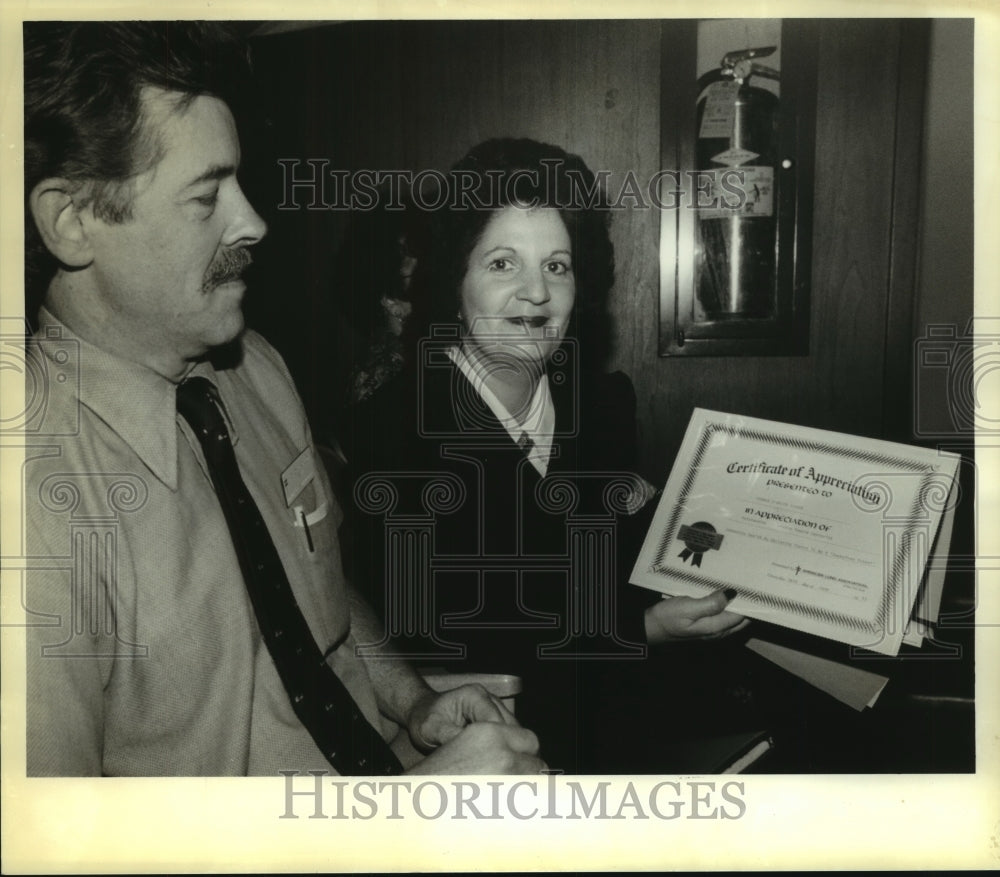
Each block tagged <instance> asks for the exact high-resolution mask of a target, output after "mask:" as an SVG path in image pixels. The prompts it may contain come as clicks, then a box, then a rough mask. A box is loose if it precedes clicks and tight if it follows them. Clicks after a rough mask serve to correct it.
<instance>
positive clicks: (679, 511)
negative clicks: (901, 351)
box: [649, 412, 938, 634]
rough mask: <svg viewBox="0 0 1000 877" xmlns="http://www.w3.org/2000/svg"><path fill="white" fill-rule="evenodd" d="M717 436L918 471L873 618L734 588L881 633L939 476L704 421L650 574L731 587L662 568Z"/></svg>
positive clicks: (784, 607)
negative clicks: (927, 499) (917, 485)
mask: <svg viewBox="0 0 1000 877" xmlns="http://www.w3.org/2000/svg"><path fill="white" fill-rule="evenodd" d="M696 414H697V412H696ZM720 433H722V434H725V435H728V436H732V437H734V438H738V439H753V440H757V441H760V442H764V443H769V444H773V445H778V446H782V447H785V448H789V449H792V450H797V451H805V452H807V453H817V454H827V455H830V456H834V457H840V458H842V459H848V460H854V461H861V462H866V463H871V464H873V465H879V466H885V467H890V468H892V469H897V470H901V471H904V472H910V473H919V474H920V475H921V476H922V480H921V484H920V489H919V490H918V491H917V492H916V495H915V497H914V502H913V505H912V507H911V509H910V511H909V515H908V516H907V518H906V525H905V528H904V529H903V535H902V537H901V538H900V539H899V540H898V543H897V547H896V549H895V551H894V552H893V557H892V562H891V564H890V565H889V581H888V582H887V583H886V586H885V588H884V589H883V592H882V599H881V600H880V601H879V606H878V611H877V613H876V615H875V618H874V619H870V618H866V617H862V616H858V615H851V614H848V613H845V612H835V611H832V610H828V609H823V608H820V607H817V606H812V605H809V604H808V603H803V602H800V601H798V600H791V599H788V598H785V597H776V596H774V595H772V594H768V593H764V592H762V591H759V590H756V589H754V588H752V587H739V588H737V590H738V592H739V596H740V597H742V598H743V599H745V600H749V601H751V602H754V603H757V604H759V605H761V606H763V607H767V608H769V609H773V610H777V611H780V612H786V613H792V614H795V615H800V616H805V617H808V618H812V619H814V620H816V621H818V622H821V623H823V624H827V625H831V626H834V627H842V628H847V629H850V630H855V631H858V632H861V633H874V634H880V633H882V632H883V630H884V628H885V622H886V616H887V615H888V613H889V610H890V607H892V606H893V605H894V603H895V602H896V597H897V594H898V592H899V588H900V586H901V583H902V578H903V573H904V571H905V570H906V569H907V568H908V564H909V561H910V554H911V552H912V546H913V533H914V532H915V529H916V524H917V522H918V520H920V518H921V509H922V508H923V506H924V499H925V497H926V496H927V493H928V490H929V488H930V487H931V486H932V484H933V476H934V475H936V474H938V473H937V470H936V469H935V468H934V467H933V466H931V465H930V464H927V463H923V462H920V461H917V460H915V459H912V458H910V459H908V458H906V457H902V456H899V455H894V454H888V453H879V452H877V451H874V450H861V449H857V448H851V447H844V446H838V445H835V444H831V443H829V442H826V441H822V440H818V439H816V440H812V439H805V438H795V437H789V436H787V435H782V434H781V433H778V432H773V431H770V430H766V429H760V428H754V427H740V426H734V425H730V424H726V423H717V422H715V423H713V422H708V423H706V424H705V425H704V428H703V430H702V434H701V436H700V438H699V439H698V444H697V446H696V448H695V451H694V453H693V454H692V456H691V464H690V467H689V469H688V471H687V472H686V473H685V475H684V481H683V483H682V484H681V488H680V491H679V492H678V497H677V499H678V501H677V503H676V505H675V506H674V507H673V509H672V510H671V512H670V516H669V518H668V519H667V525H666V527H665V528H664V530H663V535H662V537H661V539H660V543H659V545H658V548H657V551H656V554H655V556H654V560H653V563H652V564H651V565H650V567H649V571H650V572H652V573H659V574H667V573H669V575H670V576H672V577H674V578H677V579H680V580H682V581H685V582H688V583H690V584H694V585H701V586H705V587H708V588H710V589H712V590H720V589H722V588H729V587H732V582H727V581H722V580H719V579H713V578H710V577H708V576H704V575H699V574H697V573H695V572H693V571H692V570H687V569H684V570H678V569H676V568H674V567H666V566H665V565H664V560H665V558H666V555H667V551H668V548H669V546H670V544H671V543H672V542H673V541H674V539H675V538H676V537H677V533H678V530H679V521H680V519H681V516H682V515H683V514H684V512H685V510H686V505H687V498H688V496H689V494H690V492H691V490H692V487H693V485H694V483H695V480H696V479H697V476H698V470H699V468H700V465H701V462H702V460H703V459H704V456H705V453H706V451H707V449H708V447H709V444H710V442H711V440H712V438H713V437H714V436H716V435H717V434H720Z"/></svg>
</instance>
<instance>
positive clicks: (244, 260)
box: [202, 247, 253, 292]
mask: <svg viewBox="0 0 1000 877" xmlns="http://www.w3.org/2000/svg"><path fill="white" fill-rule="evenodd" d="M251 262H253V257H252V256H251V255H250V250H248V249H247V248H246V247H234V248H233V249H226V250H223V251H222V252H221V253H219V255H218V256H217V257H216V258H215V259H213V260H212V264H211V265H209V266H208V270H207V271H206V272H205V281H204V283H203V284H202V288H203V289H204V290H205V292H210V291H211V290H213V289H215V287H217V286H220V285H221V284H223V283H228V282H229V281H230V280H238V279H239V277H240V275H241V274H242V273H243V272H244V271H245V270H246V269H247V267H248V266H249V265H250V263H251Z"/></svg>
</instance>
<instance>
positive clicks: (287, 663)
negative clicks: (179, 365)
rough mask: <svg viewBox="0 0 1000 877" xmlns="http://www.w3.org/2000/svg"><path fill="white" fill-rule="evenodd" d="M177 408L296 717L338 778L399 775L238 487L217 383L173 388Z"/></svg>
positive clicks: (253, 508) (191, 381) (398, 768)
mask: <svg viewBox="0 0 1000 877" xmlns="http://www.w3.org/2000/svg"><path fill="white" fill-rule="evenodd" d="M177 410H178V411H179V412H180V414H181V416H183V417H184V419H185V420H187V422H188V423H189V424H190V425H191V428H192V429H193V430H194V433H195V435H196V436H197V437H198V441H199V442H200V443H201V446H202V449H203V451H204V452H205V462H206V463H207V465H208V471H209V474H210V475H211V478H212V484H213V486H214V487H215V492H216V494H217V495H218V497H219V503H220V505H221V506H222V511H223V513H224V514H225V516H226V523H227V524H228V525H229V533H230V535H231V536H232V540H233V545H234V547H235V548H236V556H237V557H238V558H239V562H240V570H241V571H242V572H243V579H244V581H245V582H246V587H247V592H248V594H249V595H250V602H251V603H252V604H253V609H254V614H255V615H256V616H257V624H258V626H259V627H260V632H261V635H262V636H263V638H264V642H265V643H266V644H267V650H268V652H270V654H271V658H272V660H273V661H274V665H275V667H277V669H278V675H279V676H280V677H281V681H282V684H283V685H284V686H285V691H286V692H287V693H288V697H289V700H290V701H291V704H292V708H293V709H294V710H295V714H296V715H297V716H298V717H299V720H300V721H301V722H302V724H303V725H304V726H305V728H306V730H308V731H309V733H310V734H311V735H312V738H313V740H315V741H316V745H317V746H318V747H319V749H320V751H321V752H322V753H323V754H324V755H325V756H326V758H327V760H328V761H329V762H330V764H332V765H333V766H334V768H335V769H336V770H337V772H338V773H340V774H342V775H345V776H352V775H370V776H374V775H377V774H398V773H401V772H402V765H401V764H400V763H399V760H398V759H397V758H396V756H395V755H394V754H393V752H392V750H391V749H390V748H389V746H388V744H387V743H386V742H385V740H383V739H382V737H381V736H380V735H379V734H378V732H377V731H376V730H375V729H374V728H373V727H372V726H371V724H369V722H368V720H367V719H366V718H365V716H364V715H363V714H362V712H361V710H360V708H359V707H358V705H357V704H356V703H355V702H354V699H353V698H352V697H351V695H350V693H349V692H348V690H347V689H346V688H345V687H344V683H343V682H341V681H340V679H339V678H338V676H337V674H336V673H334V672H333V669H332V668H331V667H330V665H329V664H328V663H327V662H326V660H325V659H324V657H323V653H322V652H321V651H320V649H319V646H317V645H316V641H315V640H314V639H313V636H312V633H311V632H310V630H309V627H308V625H307V624H306V620H305V618H304V617H303V615H302V610H301V609H299V605H298V603H297V602H296V600H295V594H294V593H293V592H292V588H291V586H290V585H289V583H288V576H287V575H286V573H285V568H284V566H283V565H282V563H281V558H280V557H279V556H278V551H277V549H276V548H275V547H274V541H273V540H272V539H271V534H270V533H269V532H268V529H267V526H266V525H265V523H264V519H263V518H262V517H261V514H260V510H259V509H258V508H257V504H256V503H255V502H254V501H253V497H252V496H251V495H250V492H249V491H248V490H247V487H246V485H245V484H244V483H243V478H242V476H241V475H240V470H239V466H238V465H237V463H236V455H235V454H234V453H233V445H232V442H231V441H230V439H229V431H228V430H227V429H226V422H225V420H224V419H223V417H222V412H221V409H220V408H219V405H218V403H217V402H216V391H215V387H214V385H213V384H212V383H211V382H210V381H208V380H206V379H205V378H198V377H194V378H190V379H188V380H186V381H185V382H184V383H182V384H181V385H180V386H179V387H178V388H177Z"/></svg>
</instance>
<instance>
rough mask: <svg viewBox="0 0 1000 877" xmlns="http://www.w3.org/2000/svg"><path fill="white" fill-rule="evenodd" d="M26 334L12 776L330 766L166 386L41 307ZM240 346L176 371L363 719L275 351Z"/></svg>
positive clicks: (335, 555) (336, 583) (369, 698)
mask: <svg viewBox="0 0 1000 877" xmlns="http://www.w3.org/2000/svg"><path fill="white" fill-rule="evenodd" d="M36 344H37V351H40V359H39V360H38V362H39V363H40V367H41V368H42V369H44V371H45V374H46V375H47V381H46V389H47V397H46V399H45V405H46V408H45V411H44V416H43V417H42V418H41V421H40V425H39V428H38V430H37V431H36V432H34V433H32V434H30V435H29V437H28V443H29V445H30V446H29V448H28V449H27V451H26V458H27V461H26V466H25V475H24V477H25V487H26V512H27V529H26V534H27V540H28V553H29V556H30V557H31V558H32V560H31V563H30V567H31V569H30V570H29V574H28V577H27V579H28V587H27V610H28V621H29V628H28V655H27V659H28V703H27V708H28V728H27V748H28V752H27V755H28V774H29V775H31V776H40V775H49V776H71V775H85V776H97V775H101V774H104V775H126V776H127V775H133V776H159V775H189V776H191V775H200V776H221V775H244V774H257V775H261V774H263V775H275V774H276V773H277V771H279V770H310V769H318V770H327V771H330V772H331V773H332V772H333V769H332V767H331V766H330V764H329V762H328V761H327V760H326V759H325V758H324V757H323V755H322V753H320V751H319V750H318V749H317V747H316V745H315V743H314V742H313V740H312V737H311V736H310V735H309V733H308V731H307V730H306V729H305V728H304V727H303V726H302V724H301V723H300V722H299V720H298V718H297V717H296V715H295V713H294V712H293V710H292V707H291V704H290V703H289V700H288V697H287V695H286V693H285V690H284V687H283V685H282V683H281V680H280V678H279V676H278V673H277V670H276V669H275V667H274V664H273V662H272V660H271V657H270V655H269V653H268V651H267V647H266V645H265V644H264V642H263V640H262V638H261V636H260V633H259V630H258V627H257V622H256V618H255V616H254V611H253V607H252V606H251V604H250V599H249V596H248V594H247V591H246V587H245V585H244V582H243V577H242V575H241V573H240V568H239V563H238V560H237V557H236V553H235V550H234V548H233V544H232V539H231V537H230V534H229V529H228V527H227V525H226V519H225V516H224V514H223V512H222V509H221V506H220V505H219V501H218V498H217V497H216V495H215V491H214V490H213V488H212V484H211V482H210V480H209V477H208V473H207V471H206V469H205V464H204V459H203V456H202V452H201V448H200V445H199V443H198V440H197V439H196V438H195V436H194V435H193V434H192V432H191V430H190V428H189V427H188V425H187V423H186V422H185V421H184V419H183V418H182V417H180V416H179V415H178V414H177V413H176V386H175V385H174V384H172V383H171V382H170V381H167V380H165V379H164V378H162V377H160V376H159V375H157V374H156V373H154V372H152V371H151V370H149V369H147V368H144V367H142V366H139V365H136V364H134V363H130V362H126V361H123V360H121V359H118V358H116V357H114V356H111V355H109V354H107V353H105V352H104V351H102V350H100V349H98V348H96V347H94V346H93V345H91V344H89V343H87V342H86V341H84V340H82V339H80V338H77V337H75V336H74V335H73V334H72V333H71V332H70V331H69V329H68V328H67V327H66V326H64V325H62V324H61V323H59V322H58V321H57V320H56V319H55V318H54V317H53V316H52V315H51V314H48V313H47V312H45V311H43V312H42V315H41V326H40V329H39V332H38V334H37V335H36ZM242 348H243V357H242V361H240V362H239V364H238V365H235V366H233V367H231V368H229V367H227V368H221V367H220V368H219V369H215V368H213V367H212V366H211V365H210V364H208V363H199V364H198V365H197V366H196V367H195V369H194V370H193V372H192V373H193V374H197V375H201V376H203V377H205V378H207V379H208V380H210V381H212V383H214V384H215V386H216V388H217V389H218V392H219V396H220V398H221V400H222V403H223V405H224V406H225V410H226V416H227V419H228V425H229V428H230V432H231V434H232V436H233V440H234V447H235V452H236V457H237V461H238V463H239V466H240V470H241V472H242V474H243V478H244V481H245V482H246V485H247V488H248V489H249V491H250V493H251V494H252V495H253V498H254V500H255V501H256V503H257V505H258V507H259V508H260V511H261V514H262V515H263V517H264V520H265V522H266V524H267V527H268V530H269V532H270V533H271V536H272V538H273V540H274V543H275V546H276V548H277V550H278V554H279V555H280V557H281V561H282V564H283V565H284V567H285V571H286V573H287V575H288V579H289V581H290V583H291V585H292V589H293V591H294V592H295V596H296V599H297V601H298V603H299V606H300V608H301V609H302V613H303V615H304V616H305V618H306V620H307V621H308V623H309V625H310V628H311V630H312V633H313V636H314V638H315V639H316V642H317V644H318V645H319V647H320V649H321V650H323V651H324V652H327V651H328V650H331V654H330V657H329V658H328V660H329V661H330V663H331V665H332V666H333V668H334V670H335V671H336V672H337V674H338V675H339V676H340V677H341V679H342V680H343V681H344V683H345V685H346V686H347V687H348V689H349V690H350V691H351V693H352V694H353V696H354V698H355V700H356V701H357V702H358V704H359V706H360V707H361V709H362V711H363V712H364V713H365V714H366V715H367V717H368V718H369V721H371V722H372V723H373V724H374V725H375V726H376V727H379V728H380V719H379V716H378V711H377V707H376V705H375V699H374V693H373V691H372V686H371V681H370V679H369V677H368V674H367V671H366V669H365V667H364V664H363V663H362V662H361V661H360V660H359V659H358V658H356V657H355V655H354V645H355V643H354V639H353V637H352V636H351V635H350V610H349V605H348V598H347V594H346V591H345V584H344V579H343V574H342V571H341V566H340V553H339V547H338V543H337V525H338V523H339V520H340V516H341V513H340V509H339V508H338V506H337V504H336V501H335V500H334V498H333V493H332V491H331V490H330V487H329V484H328V482H327V479H326V475H325V473H324V472H323V469H322V464H321V461H320V460H319V459H318V458H317V457H316V455H315V452H314V449H313V443H312V437H311V435H310V432H309V427H308V424H307V423H306V419H305V414H304V412H303V409H302V405H301V402H300V401H299V398H298V395H297V394H296V392H295V388H294V386H293V383H292V380H291V377H290V375H289V374H288V371H287V369H286V368H285V365H284V363H283V362H282V361H281V358H280V357H279V355H278V354H277V353H276V352H275V351H274V350H273V349H272V348H271V347H270V346H269V345H268V344H267V343H266V342H265V341H264V340H263V339H262V338H260V337H259V336H258V335H256V334H254V333H252V332H248V333H246V335H245V336H244V338H243V341H242ZM303 519H304V521H303ZM303 523H305V526H303ZM307 528H308V533H307Z"/></svg>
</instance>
